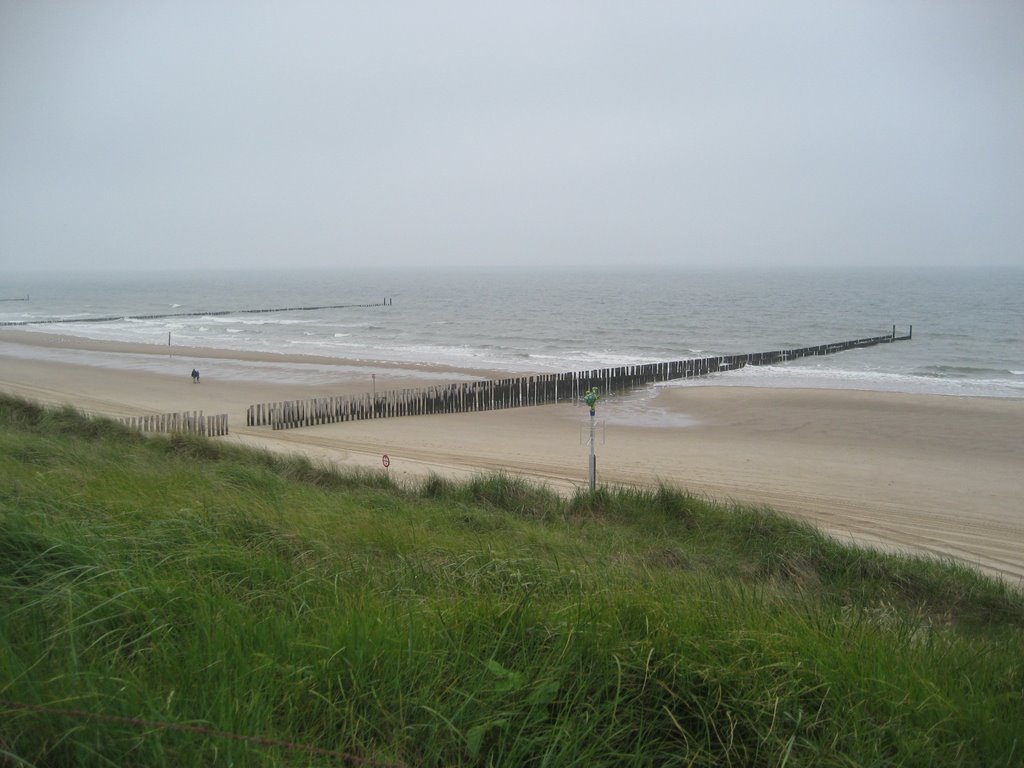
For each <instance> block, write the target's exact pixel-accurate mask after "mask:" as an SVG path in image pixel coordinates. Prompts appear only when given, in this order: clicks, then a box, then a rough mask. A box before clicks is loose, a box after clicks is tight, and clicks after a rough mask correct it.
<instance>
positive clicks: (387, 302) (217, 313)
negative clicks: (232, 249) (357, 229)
mask: <svg viewBox="0 0 1024 768" xmlns="http://www.w3.org/2000/svg"><path fill="white" fill-rule="evenodd" d="M25 300H27V298H26V299H25ZM11 301H16V299H11ZM390 306H391V299H390V298H386V299H384V301H382V302H377V303H374V304H329V305H324V306H318V307H272V308H261V309H214V310H204V311H201V312H165V313H162V314H157V315H105V316H103V317H59V318H49V319H44V320H8V321H6V322H2V323H0V326H2V325H54V324H57V323H113V322H117V321H119V320H163V319H166V318H173V317H223V316H225V315H254V314H262V313H268V312H314V311H316V310H319V309H363V308H366V307H390Z"/></svg>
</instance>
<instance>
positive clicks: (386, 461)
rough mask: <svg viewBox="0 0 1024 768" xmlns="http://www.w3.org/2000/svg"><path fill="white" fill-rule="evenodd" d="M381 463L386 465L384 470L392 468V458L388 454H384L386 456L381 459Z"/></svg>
mask: <svg viewBox="0 0 1024 768" xmlns="http://www.w3.org/2000/svg"><path fill="white" fill-rule="evenodd" d="M380 461H381V463H382V464H383V465H384V469H387V468H388V467H390V466H391V457H390V456H388V455H387V454H386V453H385V454H384V456H382V457H381V460H380Z"/></svg>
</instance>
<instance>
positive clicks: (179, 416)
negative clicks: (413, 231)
mask: <svg viewBox="0 0 1024 768" xmlns="http://www.w3.org/2000/svg"><path fill="white" fill-rule="evenodd" d="M118 421H120V422H121V423H122V424H124V425H126V426H128V427H129V428H131V429H137V430H139V431H140V432H168V433H175V432H178V433H185V434H190V435H203V436H205V437H220V436H221V435H226V434H227V433H228V415H227V414H226V413H220V414H217V415H216V416H205V417H204V416H203V412H202V411H183V412H180V413H154V414H150V415H148V416H125V417H124V418H121V419H118Z"/></svg>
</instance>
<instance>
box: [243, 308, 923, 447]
mask: <svg viewBox="0 0 1024 768" xmlns="http://www.w3.org/2000/svg"><path fill="white" fill-rule="evenodd" d="M912 333H913V326H911V331H910V334H908V335H907V336H899V337H898V336H896V328H895V327H893V331H892V333H891V334H886V335H885V336H873V337H871V338H866V339H854V340H852V341H842V342H836V343H832V344H821V345H818V346H814V347H802V348H800V349H785V350H775V351H772V352H755V353H751V354H746V355H724V356H719V357H704V358H692V359H689V360H679V361H676V362H671V363H648V364H646V365H627V366H621V367H618V368H603V369H599V370H592V371H573V372H570V373H556V374H546V375H538V376H519V377H514V378H508V379H493V380H483V381H472V382H461V383H457V384H448V385H442V386H433V387H422V388H417V389H401V390H392V391H387V392H380V393H366V394H362V395H339V396H334V397H330V396H328V397H314V398H309V399H306V400H287V401H281V402H271V403H257V404H255V405H250V406H249V408H248V410H247V412H246V419H245V423H246V425H247V426H250V427H256V426H268V425H269V426H270V427H272V428H273V429H292V428H295V427H308V426H313V425H316V424H332V423H335V422H340V421H362V420H364V419H382V418H391V417H395V416H419V415H425V414H435V413H466V412H472V411H493V410H500V409H502V408H518V407H522V406H529V405H544V404H545V403H558V402H565V401H576V400H578V399H579V398H580V397H582V396H583V394H584V393H585V392H586V391H587V390H589V389H590V388H591V387H597V388H598V390H599V391H600V392H601V394H602V395H607V394H612V393H616V392H625V391H627V390H630V389H634V388H637V387H643V386H646V385H648V384H652V383H654V382H659V381H671V380H674V379H684V378H689V377H692V376H706V375H707V374H710V373H716V372H718V371H731V370H736V369H737V368H743V367H744V366H747V365H772V364H775V363H779V362H783V361H785V360H795V359H797V358H800V357H808V356H811V355H831V354H835V353H836V352H843V351H845V350H848V349H855V348H857V347H870V346H874V345H876V344H888V343H889V342H893V341H904V340H909V339H910V338H911V334H912Z"/></svg>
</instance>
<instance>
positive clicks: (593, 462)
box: [583, 387, 601, 493]
mask: <svg viewBox="0 0 1024 768" xmlns="http://www.w3.org/2000/svg"><path fill="white" fill-rule="evenodd" d="M600 399H601V395H600V393H599V392H598V391H597V387H591V388H590V389H588V390H587V392H586V394H584V395H583V402H585V403H586V404H587V405H589V406H590V492H591V493H593V492H594V490H595V489H596V488H597V457H596V456H595V455H594V416H595V415H596V413H597V411H596V410H595V407H596V406H597V401H598V400H600Z"/></svg>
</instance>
